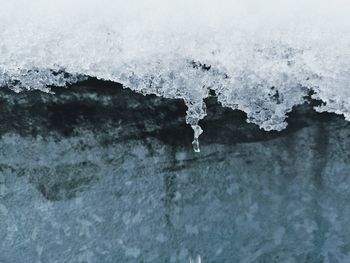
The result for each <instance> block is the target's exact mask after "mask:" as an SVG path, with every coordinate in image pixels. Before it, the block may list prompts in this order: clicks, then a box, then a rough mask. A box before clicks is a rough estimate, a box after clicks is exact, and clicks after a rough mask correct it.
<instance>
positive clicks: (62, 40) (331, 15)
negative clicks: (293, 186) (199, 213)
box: [0, 0, 350, 150]
mask: <svg viewBox="0 0 350 263" xmlns="http://www.w3.org/2000/svg"><path fill="white" fill-rule="evenodd" d="M0 4H1V10H0V38H1V44H0V85H1V86H7V87H9V88H11V89H13V90H15V91H17V92H19V91H21V90H26V89H29V90H33V89H40V90H43V91H49V90H48V88H47V87H48V86H65V85H66V84H67V83H74V82H77V81H79V80H81V79H82V78H83V77H84V76H92V77H97V78H99V79H104V80H111V81H116V82H120V83H122V84H123V85H124V86H125V87H128V88H131V89H132V90H134V91H136V92H141V93H143V94H156V95H158V96H163V97H167V98H181V99H183V100H184V101H185V103H186V105H187V106H188V111H187V119H186V120H187V123H188V124H190V125H191V126H192V127H193V128H194V131H195V140H194V142H193V144H194V147H195V148H198V136H199V135H200V133H201V128H200V127H199V126H198V122H199V120H201V119H202V118H204V117H205V115H206V110H205V104H204V102H203V100H204V99H205V98H206V97H207V96H208V94H209V90H210V89H211V90H213V91H215V93H216V95H217V96H218V98H219V101H220V103H221V104H222V105H223V106H225V107H231V108H233V109H240V110H243V111H245V112H246V113H247V116H248V121H249V122H252V123H256V124H258V125H259V126H260V127H261V128H263V129H265V130H282V129H284V128H285V127H286V125H287V124H286V122H285V119H286V114H287V113H288V112H289V111H291V109H292V107H293V106H295V105H297V104H301V103H303V102H304V100H305V99H304V98H305V96H306V95H307V94H309V92H310V91H311V90H312V91H313V92H314V95H313V96H314V98H316V99H320V100H322V101H323V102H324V105H323V106H321V107H318V108H317V110H318V111H329V112H335V113H338V114H343V115H344V116H345V117H346V119H348V120H349V119H350V103H349V98H350V90H349V82H350V19H349V17H348V16H349V14H350V5H349V3H348V1H346V0H332V1H330V0H324V1H316V0H307V1H292V0H285V1H277V0H267V1H263V2H262V1H258V0H246V1H242V0H231V1H229V0H221V1H220V0H219V1H209V0H204V1H203V0H202V1H199V0H190V1H185V0H180V1H169V0H166V1H164V0H162V1H160V0H148V1H140V0H139V1H137V0H130V1H120V0H117V1H112V0H99V1H97V0H90V1H82V0H77V1H74V2H73V3H72V1H68V0H61V1H46V0H36V1H34V0H30V1H28V0H26V1H25V0H13V1H5V0H0ZM197 150H199V148H198V149H197Z"/></svg>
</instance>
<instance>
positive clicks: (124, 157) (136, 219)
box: [0, 85, 350, 263]
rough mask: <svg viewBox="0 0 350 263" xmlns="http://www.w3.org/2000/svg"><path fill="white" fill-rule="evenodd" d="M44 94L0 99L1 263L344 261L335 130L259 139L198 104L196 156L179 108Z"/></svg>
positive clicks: (345, 204) (290, 131)
mask: <svg viewBox="0 0 350 263" xmlns="http://www.w3.org/2000/svg"><path fill="white" fill-rule="evenodd" d="M55 91H56V94H46V93H38V92H30V93H21V94H13V93H9V92H7V91H0V110H1V112H2V114H1V115H0V122H1V126H0V135H1V136H0V222H1V224H0V262H1V263H12V262H23V259H25V261H26V262H45V263H54V262H57V263H61V262H66V263H95V262H103V263H115V262H125V263H129V262H135V263H138V262H145V263H146V262H150V263H158V262H159V263H164V262H175V263H178V262H179V263H182V262H184V263H189V262H190V258H192V259H195V258H196V257H197V255H200V256H201V258H202V262H203V263H211V262H243V263H264V262H267V263H319V262H324V263H348V262H349V258H350V246H349V244H350V228H349V218H350V203H349V201H350V200H349V196H350V177H349V169H350V164H349V148H350V123H347V122H345V121H344V120H343V119H342V118H340V117H338V116H336V115H334V114H333V115H330V114H316V113H314V112H313V111H312V110H310V108H308V110H306V111H302V112H300V113H298V114H297V112H295V111H293V115H292V116H291V117H290V118H289V123H290V125H289V126H288V128H287V129H286V130H285V131H283V132H280V133H274V132H264V131H261V130H259V129H257V127H256V126H255V125H253V124H247V123H245V121H244V118H242V117H238V116H234V118H227V117H233V116H232V115H230V114H234V112H233V111H231V110H228V109H223V108H222V107H220V106H217V105H216V104H215V106H213V105H212V103H210V102H208V103H207V105H208V116H207V117H206V118H205V120H204V122H203V127H206V133H204V134H203V135H202V138H201V140H202V141H203V143H202V151H201V153H199V154H195V153H193V151H192V149H191V146H190V145H189V144H188V140H191V136H192V134H191V129H190V128H189V127H188V126H187V125H186V124H185V122H184V118H185V116H184V109H185V106H184V105H183V103H182V102H181V101H175V100H166V99H161V98H159V97H156V96H142V95H140V94H135V93H133V92H131V91H129V90H123V89H121V88H120V87H119V88H118V87H110V88H109V89H107V91H106V88H105V85H100V87H97V88H95V89H90V90H85V89H84V88H71V89H67V90H62V91H59V89H55ZM212 112H215V113H216V114H212ZM295 114H297V115H295ZM321 116H323V117H322V118H324V119H322V118H321ZM325 116H326V117H325ZM327 116H328V117H327ZM227 130H229V131H228V132H227ZM186 131H189V132H186ZM184 141H185V142H184Z"/></svg>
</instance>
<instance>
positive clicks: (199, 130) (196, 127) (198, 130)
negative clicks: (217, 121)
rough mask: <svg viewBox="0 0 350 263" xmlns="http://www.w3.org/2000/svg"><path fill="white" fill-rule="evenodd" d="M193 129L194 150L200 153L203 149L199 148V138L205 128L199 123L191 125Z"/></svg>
mask: <svg viewBox="0 0 350 263" xmlns="http://www.w3.org/2000/svg"><path fill="white" fill-rule="evenodd" d="M191 127H192V129H193V131H194V135H193V137H194V139H193V142H192V145H193V150H194V151H195V152H196V153H199V152H200V151H201V150H200V148H199V140H198V137H199V136H200V135H201V134H202V133H203V130H202V128H201V127H200V126H199V125H191Z"/></svg>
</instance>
